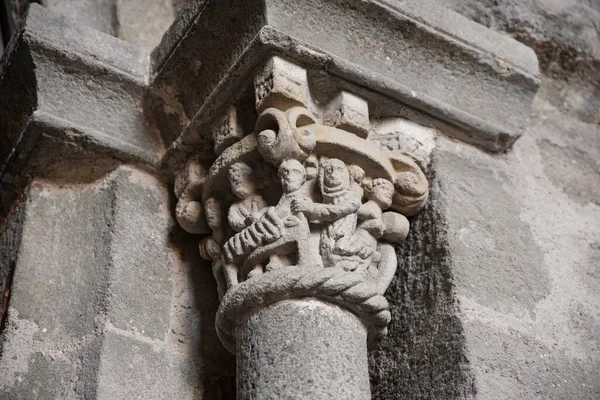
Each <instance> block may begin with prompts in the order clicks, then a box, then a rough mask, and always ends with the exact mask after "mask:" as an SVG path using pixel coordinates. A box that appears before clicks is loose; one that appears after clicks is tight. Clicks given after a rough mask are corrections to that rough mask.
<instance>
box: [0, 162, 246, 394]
mask: <svg viewBox="0 0 600 400" xmlns="http://www.w3.org/2000/svg"><path fill="white" fill-rule="evenodd" d="M168 201H169V195H168V190H167V186H166V185H165V184H163V183H162V182H160V181H159V180H157V179H156V178H154V177H152V176H151V175H149V174H148V173H145V172H142V171H139V170H136V169H132V168H126V167H123V168H120V169H118V170H117V171H115V173H113V174H112V175H110V176H109V177H108V178H105V179H102V180H100V181H96V182H94V183H91V184H81V183H78V184H76V183H68V182H66V183H64V184H61V185H58V184H54V183H52V182H50V181H44V180H40V179H37V180H35V181H34V183H33V184H32V185H31V186H30V188H29V190H28V192H27V200H26V203H24V207H25V208H24V211H23V217H22V219H21V221H22V230H23V232H22V238H21V241H20V245H19V246H18V247H17V248H16V250H17V252H18V257H17V258H16V260H14V262H15V264H16V266H15V273H14V279H13V282H14V284H13V286H12V293H11V298H10V310H9V314H8V320H7V325H6V329H5V330H4V332H3V333H2V337H1V339H0V343H2V345H3V349H2V355H1V360H0V397H2V398H7V399H12V398H37V397H43V398H82V397H84V396H85V397H96V396H97V397H98V398H114V397H117V398H137V397H138V396H142V397H143V398H156V399H162V398H165V397H169V398H171V397H173V398H195V397H197V396H199V395H200V393H202V392H205V393H206V398H211V396H213V397H212V398H217V393H219V392H224V391H226V390H233V386H234V384H233V382H232V380H229V381H227V378H226V372H224V371H223V369H219V368H217V367H215V363H219V362H221V363H223V364H224V365H228V364H227V360H228V358H227V356H226V355H225V350H224V349H222V348H221V353H219V347H217V348H214V347H215V344H216V345H218V339H217V338H216V333H215V332H214V328H213V326H214V313H215V310H216V305H213V306H212V307H213V308H212V309H211V307H210V306H209V305H210V299H211V296H210V295H211V294H212V296H214V297H212V298H213V299H214V300H213V301H216V291H215V289H214V287H213V288H211V289H207V288H208V287H209V286H208V283H207V282H206V281H207V279H211V278H210V272H209V273H208V275H205V276H203V275H202V274H200V275H198V276H194V275H195V273H193V272H192V271H191V270H190V269H189V268H190V266H189V265H187V264H186V263H185V261H184V260H185V258H187V256H185V257H183V254H182V255H181V258H180V257H178V256H177V255H176V254H174V253H173V251H172V248H171V246H170V243H171V241H172V239H171V237H170V229H171V227H173V225H174V221H173V220H172V217H171V215H170V210H169V208H168ZM175 242H176V243H182V241H181V240H180V239H177V240H175ZM183 243H185V242H183ZM13 251H14V250H13ZM65 254H67V255H68V256H67V257H65ZM195 260H196V262H197V257H196V258H195ZM207 271H210V269H208V270H207ZM209 282H210V281H209ZM203 285H204V286H203ZM204 293H207V294H204ZM199 304H202V307H204V308H200V306H199ZM201 310H202V311H201ZM205 313H206V314H205ZM208 313H211V314H212V315H210V316H209V315H207V314H208ZM211 338H212V339H211ZM211 343H212V344H211ZM211 347H212V348H211ZM219 354H221V355H220V358H219ZM205 356H206V357H207V358H210V357H212V358H213V359H212V360H210V361H207V362H206V363H203V361H202V360H203V359H204V357H205ZM229 363H231V361H229ZM202 365H205V366H204V367H203V366H202ZM229 365H231V364H229ZM130 366H133V368H130ZM159 366H160V368H159ZM221 368H222V367H221ZM136 374H138V375H136ZM136 376H138V377H139V376H144V377H150V376H155V378H154V379H152V381H153V382H156V385H157V386H156V387H151V386H149V385H148V384H147V382H146V381H143V380H139V379H138V380H136V382H138V385H134V384H133V383H132V381H130V380H129V379H133V378H135V377H136ZM205 377H206V382H207V383H206V387H203V385H202V382H203V380H204V379H205ZM117 378H119V379H117ZM158 378H161V379H162V380H160V379H158ZM161 382H162V383H161ZM167 382H168V384H167ZM211 382H212V383H211ZM157 388H160V390H156V389H157ZM228 388H230V389H228Z"/></svg>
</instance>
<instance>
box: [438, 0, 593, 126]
mask: <svg viewBox="0 0 600 400" xmlns="http://www.w3.org/2000/svg"><path fill="white" fill-rule="evenodd" d="M441 3H442V4H444V5H447V6H449V7H452V9H454V10H456V11H457V12H459V13H461V14H463V15H465V16H466V17H468V18H470V19H472V20H474V21H476V22H478V23H480V24H482V25H484V26H487V27H489V28H491V29H494V30H498V31H501V32H503V33H505V34H507V35H509V36H512V37H514V38H515V39H517V40H519V41H520V42H523V43H525V44H526V45H528V46H530V47H531V48H533V49H534V51H535V52H536V54H537V56H538V58H539V60H540V69H541V70H542V72H543V73H544V79H545V80H548V81H550V82H549V84H546V85H544V87H543V90H544V97H545V98H546V100H547V101H549V102H551V103H552V104H553V105H554V107H556V108H558V109H560V110H562V111H563V112H565V113H566V114H569V115H571V116H574V117H575V118H578V119H580V120H582V121H584V122H587V123H591V124H594V123H596V124H597V123H599V122H600V114H599V113H598V109H599V108H600V83H599V82H600V79H598V70H599V68H600V40H598V30H599V27H598V21H599V20H600V6H599V4H598V2H595V1H589V0H561V1H553V0H508V1H502V2H496V1H490V0H484V1H479V0H442V2H441Z"/></svg>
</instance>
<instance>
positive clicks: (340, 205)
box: [292, 158, 361, 270]
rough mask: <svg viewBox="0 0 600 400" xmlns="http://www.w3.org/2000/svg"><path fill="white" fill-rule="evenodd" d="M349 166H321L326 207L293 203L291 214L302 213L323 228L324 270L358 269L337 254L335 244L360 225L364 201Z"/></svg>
mask: <svg viewBox="0 0 600 400" xmlns="http://www.w3.org/2000/svg"><path fill="white" fill-rule="evenodd" d="M352 183H353V182H352V180H351V179H350V172H349V171H348V168H347V167H346V164H345V163H344V162H343V161H342V160H339V159H337V158H331V159H328V160H325V161H323V162H322V163H321V169H320V170H319V186H320V189H321V196H322V198H323V203H313V202H311V201H306V200H303V199H295V200H294V201H293V202H292V211H293V212H301V213H303V214H304V215H305V216H306V217H307V218H308V219H309V220H310V221H311V222H320V223H321V224H322V231H321V241H320V245H319V248H320V253H321V257H322V260H323V265H324V266H325V267H333V266H341V267H343V268H344V269H346V270H352V269H355V268H356V265H355V264H356V263H352V262H348V261H349V260H348V257H345V256H340V255H339V254H336V253H335V252H334V249H335V246H336V243H337V242H338V241H339V240H340V239H341V238H343V237H344V236H349V235H353V234H354V232H355V230H356V224H357V221H358V215H357V212H358V209H359V208H360V205H361V198H360V195H359V194H358V193H357V191H356V190H355V189H354V188H353V186H352Z"/></svg>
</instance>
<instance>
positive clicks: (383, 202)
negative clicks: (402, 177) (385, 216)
mask: <svg viewBox="0 0 600 400" xmlns="http://www.w3.org/2000/svg"><path fill="white" fill-rule="evenodd" d="M393 196H394V185H393V184H392V182H390V181H388V180H387V179H382V178H379V179H375V180H373V182H371V187H370V190H369V193H368V198H369V200H372V201H374V202H375V203H377V205H378V206H379V207H380V208H381V209H382V210H386V209H388V208H390V206H391V205H392V198H393Z"/></svg>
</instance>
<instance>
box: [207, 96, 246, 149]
mask: <svg viewBox="0 0 600 400" xmlns="http://www.w3.org/2000/svg"><path fill="white" fill-rule="evenodd" d="M243 137H244V131H243V128H242V126H241V124H240V122H239V120H238V112H237V109H236V108H235V106H233V105H230V106H228V107H227V108H226V109H225V112H224V113H223V115H222V116H221V118H219V119H218V120H217V121H216V122H215V124H214V126H213V129H212V140H213V143H214V149H215V154H217V155H219V154H221V153H222V152H223V150H225V149H226V148H228V147H229V146H231V145H232V144H234V143H236V142H238V141H239V140H240V139H242V138H243Z"/></svg>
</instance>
